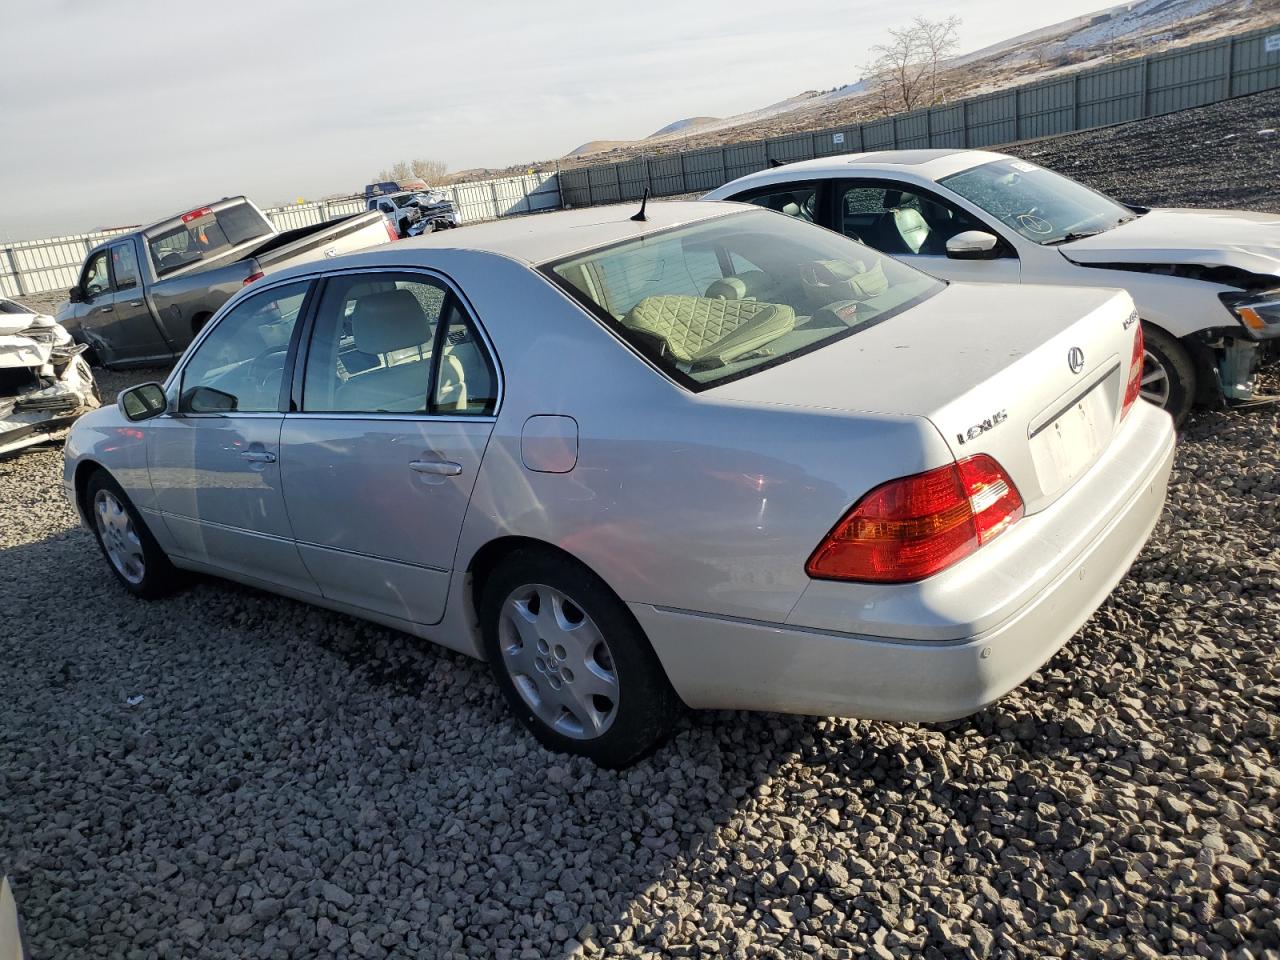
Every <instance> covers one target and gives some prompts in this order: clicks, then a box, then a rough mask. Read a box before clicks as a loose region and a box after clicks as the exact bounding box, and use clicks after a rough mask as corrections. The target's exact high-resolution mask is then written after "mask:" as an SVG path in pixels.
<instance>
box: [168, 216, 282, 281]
mask: <svg viewBox="0 0 1280 960" xmlns="http://www.w3.org/2000/svg"><path fill="white" fill-rule="evenodd" d="M183 221H184V222H183V223H182V224H181V225H180V226H177V227H172V228H170V229H168V230H165V231H164V232H162V233H157V234H155V235H153V236H148V237H147V245H148V246H149V247H150V249H151V262H152V263H154V264H155V267H156V274H157V275H159V276H162V277H163V276H164V275H165V274H168V273H173V272H174V271H175V270H180V269H181V268H183V267H185V266H187V265H189V264H192V263H196V262H197V261H199V260H205V259H209V258H211V257H216V256H218V255H219V254H221V253H223V252H225V251H227V250H230V249H231V248H232V247H236V246H239V245H240V244H242V243H246V242H247V241H249V240H256V239H258V238H262V237H268V236H270V235H271V232H272V227H271V224H270V223H269V222H268V221H267V220H266V218H264V217H263V216H262V214H260V213H258V211H257V210H256V209H255V208H254V207H253V206H252V205H251V204H249V203H248V202H242V203H235V204H232V205H230V206H227V207H223V208H222V209H221V210H217V211H214V210H211V209H209V208H208V207H204V208H202V209H200V210H193V211H191V213H188V214H185V215H184V216H183Z"/></svg>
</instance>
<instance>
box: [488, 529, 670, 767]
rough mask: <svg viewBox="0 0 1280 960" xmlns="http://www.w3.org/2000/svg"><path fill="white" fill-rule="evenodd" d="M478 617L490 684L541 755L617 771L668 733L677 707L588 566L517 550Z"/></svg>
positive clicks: (637, 636) (497, 573)
mask: <svg viewBox="0 0 1280 960" xmlns="http://www.w3.org/2000/svg"><path fill="white" fill-rule="evenodd" d="M479 612H480V627H481V631H482V634H483V640H484V652H485V656H486V657H487V658H488V661H489V666H490V668H491V669H492V670H493V676H494V679H495V680H496V681H497V683H498V687H499V689H501V690H502V694H503V696H504V697H505V698H506V700H507V703H508V704H509V705H510V707H511V709H512V711H513V712H514V713H515V715H516V716H517V717H518V718H519V719H520V722H521V723H523V724H524V725H525V726H526V727H527V728H528V729H529V730H530V732H532V733H533V735H534V736H535V737H537V738H538V740H539V742H541V743H542V744H543V746H545V747H547V748H548V749H550V750H555V751H558V752H560V753H572V754H578V755H580V756H585V757H589V758H591V759H592V760H594V761H595V762H596V763H598V764H600V766H602V767H611V768H614V769H617V768H621V767H626V766H629V765H630V764H632V763H634V762H635V761H637V760H639V759H640V758H641V757H643V756H645V755H646V754H648V753H650V752H651V751H653V750H654V749H656V748H657V747H658V746H659V745H660V744H661V743H662V742H663V741H664V740H666V738H667V737H668V735H669V734H670V733H671V729H672V727H673V725H674V723H675V721H676V719H677V718H678V717H679V715H680V712H681V709H682V707H683V705H682V704H681V702H680V698H679V697H678V696H677V695H676V692H675V690H673V689H672V687H671V683H670V682H669V681H668V680H667V675H666V673H665V672H664V671H663V669H662V664H661V663H660V662H659V661H658V657H657V655H656V654H655V653H654V652H653V648H652V647H651V646H650V645H649V641H648V640H647V639H646V638H645V636H644V633H643V631H641V629H640V626H639V624H637V623H636V621H635V618H634V617H633V616H632V615H631V611H629V610H628V609H627V608H626V606H625V605H624V604H623V603H622V601H621V600H619V599H618V598H617V597H616V596H615V595H614V594H613V592H612V591H611V590H610V589H609V588H608V587H607V586H606V585H605V584H604V583H603V581H601V580H600V579H599V578H598V577H596V576H595V575H594V574H592V573H591V572H590V571H588V570H587V569H585V568H584V567H582V566H580V565H579V564H577V563H575V562H573V561H572V560H570V559H568V558H566V557H563V556H561V555H558V554H555V553H552V552H551V551H542V550H537V549H521V550H518V551H516V552H515V553H512V554H511V555H510V556H508V557H507V558H506V559H505V560H503V561H502V562H501V563H500V564H499V565H498V567H497V568H496V569H495V570H494V571H493V572H492V573H491V574H490V575H489V576H488V577H487V579H486V580H485V582H484V584H483V586H482V588H481V593H480V603H479Z"/></svg>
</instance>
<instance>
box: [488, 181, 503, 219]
mask: <svg viewBox="0 0 1280 960" xmlns="http://www.w3.org/2000/svg"><path fill="white" fill-rule="evenodd" d="M489 196H490V197H492V198H493V199H492V203H493V207H492V210H493V219H495V220H497V219H500V218H501V217H502V214H500V213H499V212H498V184H497V183H496V182H494V181H493V180H490V181H489Z"/></svg>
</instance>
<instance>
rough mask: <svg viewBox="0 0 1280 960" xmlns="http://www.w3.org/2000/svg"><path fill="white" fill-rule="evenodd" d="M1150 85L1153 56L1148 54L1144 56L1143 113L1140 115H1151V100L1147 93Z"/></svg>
mask: <svg viewBox="0 0 1280 960" xmlns="http://www.w3.org/2000/svg"><path fill="white" fill-rule="evenodd" d="M1150 87H1151V57H1150V56H1146V57H1143V58H1142V113H1140V114H1139V116H1140V117H1149V116H1151V110H1150V107H1149V106H1148V104H1149V102H1150V98H1149V97H1148V95H1147V91H1148V90H1149V89H1150Z"/></svg>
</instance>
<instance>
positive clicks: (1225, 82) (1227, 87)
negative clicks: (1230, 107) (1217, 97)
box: [1222, 37, 1236, 100]
mask: <svg viewBox="0 0 1280 960" xmlns="http://www.w3.org/2000/svg"><path fill="white" fill-rule="evenodd" d="M1235 72H1236V38H1235V37H1228V38H1227V72H1226V74H1225V75H1224V76H1223V78H1222V99H1224V100H1230V99H1231V88H1232V86H1233V83H1232V81H1233V80H1235V77H1234V76H1233V74H1234V73H1235Z"/></svg>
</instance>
